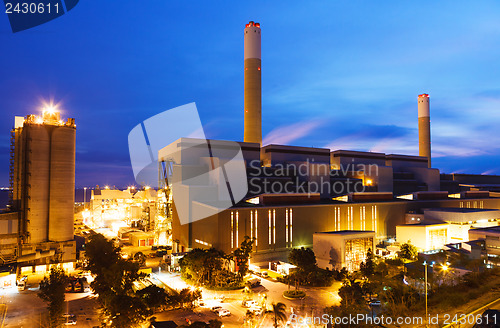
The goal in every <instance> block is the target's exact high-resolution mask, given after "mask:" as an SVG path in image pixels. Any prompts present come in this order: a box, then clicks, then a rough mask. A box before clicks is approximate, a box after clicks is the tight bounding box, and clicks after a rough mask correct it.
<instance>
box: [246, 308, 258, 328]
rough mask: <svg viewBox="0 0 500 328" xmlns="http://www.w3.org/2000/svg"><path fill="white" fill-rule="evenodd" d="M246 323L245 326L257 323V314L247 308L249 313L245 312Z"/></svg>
mask: <svg viewBox="0 0 500 328" xmlns="http://www.w3.org/2000/svg"><path fill="white" fill-rule="evenodd" d="M244 323H245V327H247V326H248V327H253V326H254V325H255V314H254V313H253V312H252V311H250V310H247V313H246V314H245V320H244Z"/></svg>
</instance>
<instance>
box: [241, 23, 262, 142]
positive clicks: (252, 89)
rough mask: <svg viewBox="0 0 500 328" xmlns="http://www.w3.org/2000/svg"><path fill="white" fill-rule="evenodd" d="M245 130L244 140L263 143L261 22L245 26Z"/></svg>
mask: <svg viewBox="0 0 500 328" xmlns="http://www.w3.org/2000/svg"><path fill="white" fill-rule="evenodd" d="M244 32H245V64H244V65H245V130H244V141H245V142H255V143H258V144H260V145H262V82H261V81H262V79H261V72H262V70H261V69H262V66H261V55H260V39H261V38H260V24H259V23H255V22H253V21H250V22H249V23H248V24H246V26H245V31H244Z"/></svg>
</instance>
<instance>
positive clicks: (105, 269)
mask: <svg viewBox="0 0 500 328" xmlns="http://www.w3.org/2000/svg"><path fill="white" fill-rule="evenodd" d="M85 255H86V257H87V269H88V270H90V272H91V273H92V274H94V275H95V278H94V281H93V282H92V283H91V285H90V286H91V287H92V289H93V290H94V292H95V293H96V294H97V295H98V298H97V302H98V303H99V305H100V307H101V309H102V311H101V313H102V316H103V321H104V322H105V323H106V324H107V325H108V326H110V327H115V328H122V327H123V328H125V327H126V328H129V327H138V326H140V325H141V324H142V323H143V322H144V321H145V320H146V318H147V317H148V316H149V315H150V314H151V309H150V308H149V307H148V305H147V304H146V303H145V302H144V299H143V298H142V297H141V296H140V295H139V294H138V293H136V292H135V291H134V288H133V287H134V282H135V281H137V280H138V279H139V278H141V277H143V276H144V275H143V274H139V265H138V263H136V262H134V261H131V260H127V259H123V258H122V257H121V256H120V248H119V247H116V246H115V245H114V243H113V241H112V240H107V239H106V238H105V237H104V236H103V235H101V234H96V235H93V236H91V237H90V239H89V241H88V242H87V244H86V245H85Z"/></svg>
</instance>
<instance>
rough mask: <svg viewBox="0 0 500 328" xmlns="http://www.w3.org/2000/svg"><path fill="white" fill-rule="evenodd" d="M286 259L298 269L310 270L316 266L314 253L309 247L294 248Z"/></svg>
mask: <svg viewBox="0 0 500 328" xmlns="http://www.w3.org/2000/svg"><path fill="white" fill-rule="evenodd" d="M288 261H290V263H291V264H293V265H295V266H297V268H298V269H299V270H300V271H312V270H313V269H314V268H315V267H316V255H314V252H313V251H312V249H310V248H304V247H302V248H294V249H292V250H291V251H290V255H288Z"/></svg>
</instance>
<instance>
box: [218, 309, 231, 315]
mask: <svg viewBox="0 0 500 328" xmlns="http://www.w3.org/2000/svg"><path fill="white" fill-rule="evenodd" d="M217 315H218V316H219V317H226V316H230V315H231V312H229V310H226V309H219V310H218V311H217Z"/></svg>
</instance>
